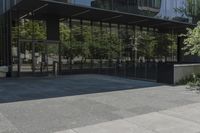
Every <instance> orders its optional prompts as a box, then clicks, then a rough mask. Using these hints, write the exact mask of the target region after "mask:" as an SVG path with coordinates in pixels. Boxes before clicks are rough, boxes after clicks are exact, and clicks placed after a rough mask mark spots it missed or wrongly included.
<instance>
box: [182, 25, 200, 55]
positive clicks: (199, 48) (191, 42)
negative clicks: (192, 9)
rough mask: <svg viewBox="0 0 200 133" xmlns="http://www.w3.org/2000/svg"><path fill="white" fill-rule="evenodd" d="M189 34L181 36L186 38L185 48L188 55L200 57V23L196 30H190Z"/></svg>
mask: <svg viewBox="0 0 200 133" xmlns="http://www.w3.org/2000/svg"><path fill="white" fill-rule="evenodd" d="M187 31H188V32H187V33H186V34H184V35H181V36H183V37H185V40H184V45H185V46H184V48H183V50H185V54H186V55H198V56H200V22H198V23H197V26H196V27H195V28H194V29H191V28H188V29H187Z"/></svg>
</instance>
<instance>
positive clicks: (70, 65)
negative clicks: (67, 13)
mask: <svg viewBox="0 0 200 133" xmlns="http://www.w3.org/2000/svg"><path fill="white" fill-rule="evenodd" d="M69 29H70V37H69V42H70V50H72V19H71V18H69ZM69 70H70V72H72V55H71V54H70V62H69Z"/></svg>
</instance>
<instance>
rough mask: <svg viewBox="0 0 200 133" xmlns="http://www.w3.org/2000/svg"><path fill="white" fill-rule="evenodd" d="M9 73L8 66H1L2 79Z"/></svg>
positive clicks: (0, 75)
mask: <svg viewBox="0 0 200 133" xmlns="http://www.w3.org/2000/svg"><path fill="white" fill-rule="evenodd" d="M7 72H8V67H7V66H0V78H5V77H6V74H7Z"/></svg>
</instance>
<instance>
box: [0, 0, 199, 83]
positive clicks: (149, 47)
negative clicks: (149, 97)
mask: <svg viewBox="0 0 200 133" xmlns="http://www.w3.org/2000/svg"><path fill="white" fill-rule="evenodd" d="M0 2H1V3H0V5H1V7H0V13H1V26H0V30H1V33H0V37H1V40H0V50H1V52H0V65H4V66H8V67H9V73H8V76H29V75H31V76H45V75H46V76H47V75H52V74H55V73H58V74H61V75H62V74H76V73H95V74H107V75H116V76H123V77H132V78H140V79H148V80H157V81H158V78H159V76H162V72H160V71H159V70H160V67H163V64H164V65H166V66H167V65H168V63H172V64H174V63H181V62H198V61H199V59H198V58H194V57H192V58H185V57H184V56H183V52H182V50H181V47H182V41H183V39H182V38H180V37H179V36H178V35H179V34H181V33H185V31H186V28H187V27H194V26H195V25H196V22H197V21H198V19H199V13H200V12H199V8H200V2H199V1H198V0H1V1H0ZM161 64H162V65H161ZM166 72H167V71H166Z"/></svg>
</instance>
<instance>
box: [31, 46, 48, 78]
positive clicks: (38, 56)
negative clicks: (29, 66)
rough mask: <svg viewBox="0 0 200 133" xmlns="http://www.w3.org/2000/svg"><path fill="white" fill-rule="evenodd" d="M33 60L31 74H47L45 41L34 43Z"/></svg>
mask: <svg viewBox="0 0 200 133" xmlns="http://www.w3.org/2000/svg"><path fill="white" fill-rule="evenodd" d="M33 48H34V51H33V55H34V59H33V60H34V61H33V67H34V70H33V74H35V75H38V76H40V75H41V76H42V75H43V76H45V75H48V57H47V46H46V44H45V43H35V44H34V47H33Z"/></svg>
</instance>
